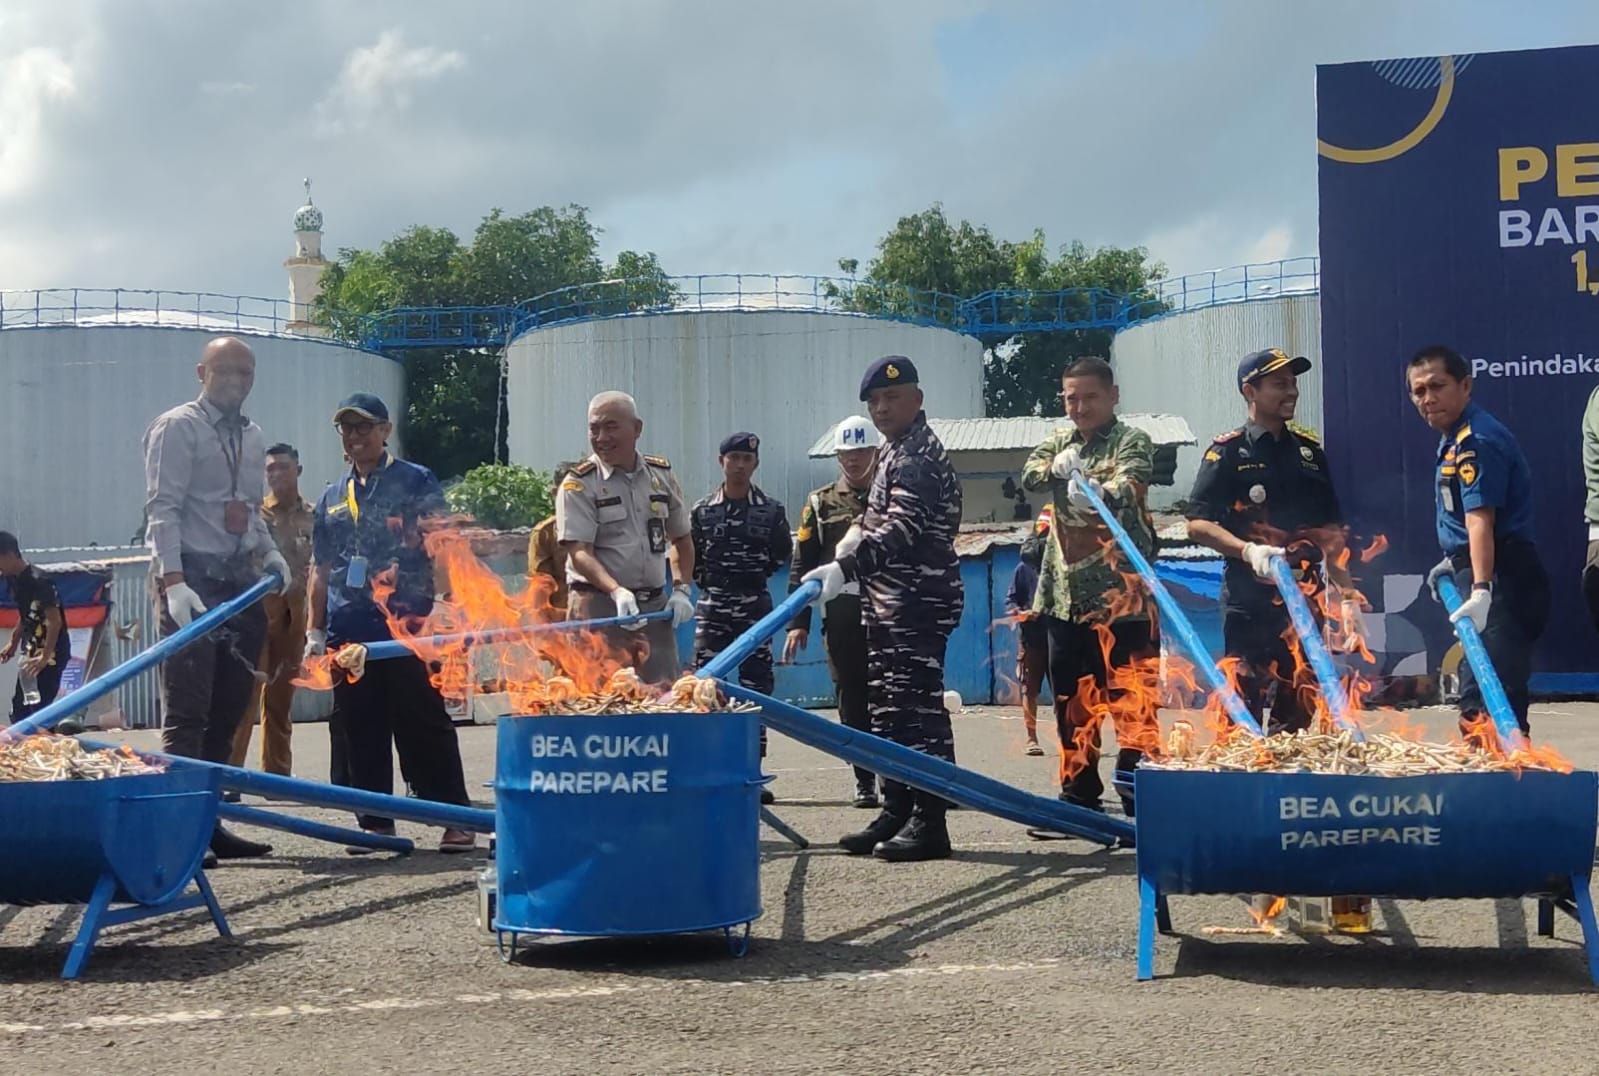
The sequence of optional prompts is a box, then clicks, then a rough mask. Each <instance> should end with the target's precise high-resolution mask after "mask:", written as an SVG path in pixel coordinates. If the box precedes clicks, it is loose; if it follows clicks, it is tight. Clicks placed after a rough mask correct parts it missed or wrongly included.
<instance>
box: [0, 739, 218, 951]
mask: <svg viewBox="0 0 1599 1076" xmlns="http://www.w3.org/2000/svg"><path fill="white" fill-rule="evenodd" d="M220 796H221V775H220V774H218V773H217V772H216V771H214V770H208V769H202V768H199V767H195V768H192V769H189V768H185V769H174V770H170V771H168V772H166V773H152V774H139V775H135V776H128V777H112V778H107V779H105V780H92V781H18V782H4V783H0V904H86V905H88V907H87V909H86V910H85V911H84V915H83V923H82V925H81V926H80V928H79V930H78V936H77V938H76V940H75V941H74V942H73V944H72V948H71V950H70V952H69V953H68V955H67V962H66V967H65V968H64V969H63V970H62V978H65V979H75V978H77V977H78V975H79V973H81V972H82V970H83V966H84V964H85V963H86V962H87V961H88V959H89V953H90V951H91V950H92V949H93V948H94V943H95V940H96V938H97V936H98V934H99V932H100V930H101V928H103V927H107V926H114V925H116V924H119V923H127V922H132V921H133V920H136V919H146V918H149V917H151V916H157V915H165V914H167V913H170V912H178V911H184V910H187V909H189V908H198V907H202V906H203V907H205V908H207V909H208V910H209V911H210V913H211V917H212V920H213V922H215V924H216V927H217V931H218V933H220V934H222V935H223V936H224V937H227V936H229V931H228V925H227V920H226V919H224V918H223V915H222V910H221V908H220V907H218V905H217V902H216V898H215V896H214V895H213V894H212V892H211V886H210V884H209V883H208V882H207V881H206V878H205V874H204V873H203V872H202V871H201V870H200V861H201V859H202V858H203V857H204V855H205V851H206V845H207V844H208V842H209V841H210V839H211V830H212V827H214V826H215V825H216V818H217V804H218V802H219V800H220ZM191 882H193V883H194V885H195V887H196V890H197V892H194V893H189V894H188V895H185V890H187V889H188V888H189V884H190V883H191ZM113 904H121V905H132V907H124V908H112V907H111V905H113Z"/></svg>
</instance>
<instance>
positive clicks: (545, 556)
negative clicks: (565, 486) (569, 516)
mask: <svg viewBox="0 0 1599 1076" xmlns="http://www.w3.org/2000/svg"><path fill="white" fill-rule="evenodd" d="M576 466H577V464H575V463H572V462H571V461H569V460H562V461H561V462H560V463H557V464H556V465H555V476H554V480H553V483H552V485H551V486H550V489H551V490H553V491H555V492H559V491H560V488H561V483H562V482H563V481H565V479H566V476H567V475H569V474H571V473H572V468H573V467H576ZM527 574H528V577H529V578H530V579H531V578H532V577H533V576H535V575H542V576H544V577H545V578H547V579H549V580H550V581H551V582H552V584H553V589H551V591H550V606H551V607H552V608H553V609H554V611H555V612H556V614H557V615H558V616H562V617H564V616H565V615H566V606H567V603H568V602H569V601H570V596H569V594H568V591H567V586H566V551H565V550H564V549H562V548H561V543H560V542H559V541H557V540H556V538H555V516H554V515H550V516H548V517H546V518H544V519H541V520H539V522H538V524H537V525H536V526H535V527H534V528H533V533H532V534H530V535H528V537H527Z"/></svg>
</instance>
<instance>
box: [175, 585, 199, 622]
mask: <svg viewBox="0 0 1599 1076" xmlns="http://www.w3.org/2000/svg"><path fill="white" fill-rule="evenodd" d="M167 612H169V613H171V614H172V619H173V620H175V621H177V625H178V627H180V628H186V627H188V626H189V623H190V622H191V621H192V620H194V618H195V617H197V616H199V615H200V614H201V613H203V612H205V602H203V601H201V600H200V595H198V594H196V593H195V592H194V591H193V590H191V589H189V584H187V583H168V584H167Z"/></svg>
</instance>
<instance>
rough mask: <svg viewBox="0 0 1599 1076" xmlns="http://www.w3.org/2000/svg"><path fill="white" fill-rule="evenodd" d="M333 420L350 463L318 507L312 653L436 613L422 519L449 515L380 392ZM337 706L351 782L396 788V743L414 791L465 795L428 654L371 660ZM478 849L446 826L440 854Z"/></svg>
mask: <svg viewBox="0 0 1599 1076" xmlns="http://www.w3.org/2000/svg"><path fill="white" fill-rule="evenodd" d="M333 425H334V426H335V427H336V428H337V429H338V431H339V438H340V439H341V440H342V441H343V442H344V454H345V456H346V457H348V458H349V460H350V470H349V471H348V472H347V473H346V474H345V475H344V476H343V477H341V478H339V479H338V480H337V481H335V482H334V483H333V484H332V485H330V486H328V488H327V489H326V490H324V491H323V493H322V496H321V498H320V499H319V500H318V501H317V503H316V508H315V509H314V511H313V516H312V529H311V548H312V562H313V567H312V572H311V586H310V628H309V630H307V632H306V643H305V654H306V657H308V658H310V657H315V656H317V655H319V654H323V653H326V652H327V648H328V647H329V646H330V645H332V646H334V647H337V646H340V645H342V644H344V643H369V642H376V641H380V640H385V639H392V638H393V637H394V636H393V633H392V632H391V631H390V629H389V617H394V618H396V619H399V620H407V619H411V618H418V619H420V618H421V617H425V616H427V615H428V613H429V612H431V611H432V609H433V596H434V593H435V589H436V588H435V584H434V579H433V563H432V561H431V560H429V558H428V555H427V551H426V549H425V548H424V547H423V544H422V529H421V523H422V520H423V519H424V518H425V517H427V516H432V515H439V514H442V513H443V512H444V492H443V490H441V489H440V488H439V480H438V479H437V478H434V477H433V472H432V471H430V470H428V469H427V468H426V467H421V466H418V465H417V464H414V463H409V462H407V461H405V460H400V459H395V458H394V456H392V455H390V453H389V451H388V440H389V434H390V432H391V431H392V429H393V427H392V426H391V425H390V423H389V409H388V407H386V406H385V405H384V403H383V401H382V400H380V399H378V398H377V397H376V396H374V395H372V394H371V393H369V392H357V393H355V394H354V395H353V396H350V397H348V398H347V399H345V401H344V402H343V403H341V404H339V406H338V409H337V410H336V411H334V412H333ZM379 574H385V575H386V577H385V579H384V581H383V582H384V585H385V586H392V587H393V591H392V593H390V594H389V595H388V596H387V598H386V599H385V601H384V605H383V606H382V607H380V606H379V605H378V603H377V601H376V600H375V599H374V597H373V581H374V579H376V577H377V576H378V575H379ZM333 708H334V710H333V719H332V723H333V729H332V733H333V738H334V753H335V756H336V761H335V768H337V766H338V761H337V756H339V755H341V754H343V755H344V757H345V759H346V761H347V765H348V770H349V773H348V776H349V780H350V784H352V785H353V786H354V787H356V788H360V789H365V790H366V791H368V792H382V793H392V792H393V791H394V758H393V751H394V750H395V749H398V750H399V753H400V765H401V768H402V769H403V770H404V771H405V775H406V778H407V780H408V781H409V782H410V784H411V786H412V788H413V789H414V790H415V791H416V794H417V796H419V797H420V798H422V799H425V800H434V801H437V802H439V803H455V804H462V805H465V804H466V803H467V802H468V800H467V796H466V778H465V776H464V774H463V773H462V770H461V750H460V745H459V744H458V743H457V741H456V737H455V726H454V725H453V724H452V723H451V721H450V715H449V714H448V713H447V712H446V711H445V709H444V700H443V699H442V698H441V697H440V695H439V692H438V689H437V688H435V687H434V686H433V683H432V679H431V677H430V674H429V672H428V667H427V665H425V664H424V663H423V662H422V659H421V658H419V657H415V656H406V657H402V658H392V659H390V660H387V661H373V662H369V663H368V664H367V666H366V669H365V671H364V672H363V673H362V675H361V677H360V679H358V680H355V681H353V682H352V681H349V680H341V681H339V682H338V683H336V684H335V685H334V687H333ZM358 821H359V822H360V825H361V828H362V829H365V830H369V831H371V832H373V833H382V834H392V833H393V832H394V822H393V820H392V819H388V818H381V817H376V816H371V815H360V816H358ZM475 845H476V838H475V837H474V836H473V835H472V834H471V833H468V832H466V831H465V830H455V829H446V830H445V831H444V836H443V839H442V840H441V841H440V842H439V851H441V852H469V851H471V850H472V848H473V847H474V846H475ZM350 851H351V852H352V853H356V852H357V849H355V848H353V847H352V848H351V849H350Z"/></svg>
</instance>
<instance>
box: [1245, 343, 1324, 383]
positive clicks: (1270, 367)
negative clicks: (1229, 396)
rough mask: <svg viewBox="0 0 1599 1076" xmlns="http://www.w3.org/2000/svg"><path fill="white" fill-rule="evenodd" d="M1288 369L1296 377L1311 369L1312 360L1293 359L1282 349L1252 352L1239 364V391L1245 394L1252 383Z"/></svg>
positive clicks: (1300, 357)
mask: <svg viewBox="0 0 1599 1076" xmlns="http://www.w3.org/2000/svg"><path fill="white" fill-rule="evenodd" d="M1284 368H1286V369H1288V370H1291V371H1293V374H1294V376H1295V377H1298V376H1299V375H1300V374H1302V373H1304V372H1305V371H1306V370H1308V369H1310V360H1309V359H1307V358H1305V357H1304V356H1303V355H1297V356H1295V357H1293V358H1289V357H1288V352H1286V351H1284V350H1283V349H1282V348H1280V347H1269V348H1267V349H1266V350H1265V351H1251V352H1250V353H1249V354H1247V355H1245V356H1244V357H1243V358H1242V359H1240V360H1239V362H1238V391H1239V392H1243V391H1244V386H1245V385H1247V384H1249V383H1250V382H1251V381H1255V380H1257V379H1259V378H1262V377H1265V376H1266V375H1267V374H1274V373H1276V372H1277V371H1278V370H1281V369H1284Z"/></svg>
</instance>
